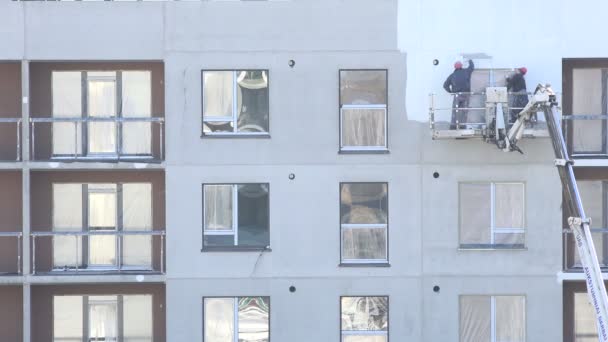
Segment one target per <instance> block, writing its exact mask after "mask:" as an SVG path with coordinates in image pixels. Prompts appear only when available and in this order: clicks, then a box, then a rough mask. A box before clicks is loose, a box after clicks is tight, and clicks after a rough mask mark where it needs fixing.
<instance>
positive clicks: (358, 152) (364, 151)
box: [338, 148, 390, 154]
mask: <svg viewBox="0 0 608 342" xmlns="http://www.w3.org/2000/svg"><path fill="white" fill-rule="evenodd" d="M389 153H390V151H389V149H387V148H386V149H377V150H342V149H340V150H338V154H389Z"/></svg>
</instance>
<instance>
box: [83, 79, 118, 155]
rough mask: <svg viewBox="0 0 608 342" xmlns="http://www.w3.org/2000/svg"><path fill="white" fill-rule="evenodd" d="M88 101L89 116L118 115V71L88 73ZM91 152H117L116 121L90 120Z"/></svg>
mask: <svg viewBox="0 0 608 342" xmlns="http://www.w3.org/2000/svg"><path fill="white" fill-rule="evenodd" d="M87 76H88V77H89V79H88V80H87V101H88V115H89V117H103V118H110V117H115V116H116V109H117V108H116V73H115V72H89V73H87ZM88 150H89V153H116V152H117V151H116V123H115V122H89V124H88Z"/></svg>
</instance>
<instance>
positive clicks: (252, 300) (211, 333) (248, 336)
mask: <svg viewBox="0 0 608 342" xmlns="http://www.w3.org/2000/svg"><path fill="white" fill-rule="evenodd" d="M203 305H204V308H203V316H204V323H203V327H204V328H203V329H204V342H267V341H268V340H269V338H270V330H269V313H270V298H269V297H235V298H205V299H204V304H203Z"/></svg>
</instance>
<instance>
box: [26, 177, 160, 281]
mask: <svg viewBox="0 0 608 342" xmlns="http://www.w3.org/2000/svg"><path fill="white" fill-rule="evenodd" d="M164 193H165V185H164V172H163V171H143V172H142V171H139V172H135V171H62V172H53V171H34V172H32V173H31V197H30V198H31V225H32V231H31V235H30V241H31V245H30V246H31V261H32V266H31V270H32V274H35V275H75V274H78V275H91V274H115V275H117V274H141V273H146V274H164V273H165V228H164V227H165V201H164Z"/></svg>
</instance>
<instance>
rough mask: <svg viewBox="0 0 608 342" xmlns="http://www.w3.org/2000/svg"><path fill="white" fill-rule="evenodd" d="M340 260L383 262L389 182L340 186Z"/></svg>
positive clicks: (386, 231) (385, 245) (386, 238)
mask: <svg viewBox="0 0 608 342" xmlns="http://www.w3.org/2000/svg"><path fill="white" fill-rule="evenodd" d="M340 215H341V216H340V225H341V228H340V229H341V236H342V242H341V245H342V250H341V258H342V262H345V263H348V262H353V263H356V262H386V261H387V260H388V255H387V250H388V249H387V242H388V235H387V234H388V184H387V183H342V184H341V185H340Z"/></svg>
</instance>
